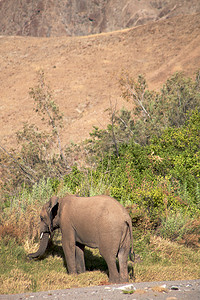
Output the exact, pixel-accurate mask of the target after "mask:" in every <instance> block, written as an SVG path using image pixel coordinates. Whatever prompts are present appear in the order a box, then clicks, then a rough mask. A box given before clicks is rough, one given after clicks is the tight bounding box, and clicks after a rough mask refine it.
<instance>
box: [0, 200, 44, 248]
mask: <svg viewBox="0 0 200 300" xmlns="http://www.w3.org/2000/svg"><path fill="white" fill-rule="evenodd" d="M0 223H1V225H0V238H3V239H9V238H12V239H13V238H14V239H15V240H16V242H18V243H25V242H26V241H27V239H28V240H29V241H30V242H33V241H34V240H36V239H37V238H38V236H39V232H38V229H39V209H38V207H36V206H34V205H30V206H28V207H27V208H26V210H25V211H19V210H17V209H12V210H10V211H9V212H7V213H6V214H4V215H3V216H1V219H0Z"/></svg>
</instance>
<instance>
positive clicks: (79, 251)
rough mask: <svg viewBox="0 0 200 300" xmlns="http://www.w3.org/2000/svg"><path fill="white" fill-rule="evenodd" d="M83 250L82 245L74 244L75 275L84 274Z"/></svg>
mask: <svg viewBox="0 0 200 300" xmlns="http://www.w3.org/2000/svg"><path fill="white" fill-rule="evenodd" d="M84 248H85V246H84V245H82V244H80V243H76V251H75V257H76V270H77V273H84V272H85V259H84Z"/></svg>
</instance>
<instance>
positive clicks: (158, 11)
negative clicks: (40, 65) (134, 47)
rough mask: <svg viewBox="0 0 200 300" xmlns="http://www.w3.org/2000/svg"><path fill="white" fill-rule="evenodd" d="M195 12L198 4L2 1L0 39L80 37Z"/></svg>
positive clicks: (142, 0)
mask: <svg viewBox="0 0 200 300" xmlns="http://www.w3.org/2000/svg"><path fill="white" fill-rule="evenodd" d="M196 12H200V1H199V0H190V1H184V2H183V1H182V0H165V1H161V0H152V1H146V0H81V1H80V0H37V1H35V0H23V1H21V0H0V35H22V36H38V37H49V36H77V35H78V36H81V35H89V34H96V33H101V32H109V31H114V30H119V29H124V28H129V27H133V26H137V25H143V24H146V23H147V22H149V21H156V20H158V19H160V18H169V17H172V16H175V15H179V14H191V13H196Z"/></svg>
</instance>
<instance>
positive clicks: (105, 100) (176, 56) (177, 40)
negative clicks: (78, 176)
mask: <svg viewBox="0 0 200 300" xmlns="http://www.w3.org/2000/svg"><path fill="white" fill-rule="evenodd" d="M41 68H42V69H43V70H44V71H45V74H46V78H47V80H48V81H49V83H50V86H51V88H52V89H53V90H54V95H55V100H56V101H57V103H58V104H59V106H60V109H61V111H62V112H63V113H64V120H65V129H64V130H63V132H62V138H63V144H69V142H70V141H74V142H77V141H80V140H82V139H84V138H86V137H87V136H88V133H89V132H90V131H91V130H92V125H97V126H99V127H105V126H106V124H107V122H108V117H107V115H106V114H105V112H104V110H105V109H106V108H108V107H109V105H110V104H109V103H110V101H111V102H112V103H115V101H117V102H118V107H120V106H122V105H127V104H126V103H125V102H124V101H123V99H121V98H120V89H119V84H118V80H119V77H120V74H121V72H122V70H123V69H125V70H128V72H130V73H131V74H132V75H133V76H135V77H137V75H138V74H140V73H142V74H144V75H145V76H146V78H147V80H148V82H149V85H150V87H151V88H159V87H160V86H161V84H162V83H163V82H164V81H165V80H166V79H167V78H168V77H169V76H170V75H171V74H172V73H173V72H175V71H177V70H178V71H180V70H183V71H184V72H185V73H186V74H187V75H193V73H194V72H195V71H196V70H197V68H200V14H196V15H188V16H181V17H175V18H171V19H168V20H163V21H157V22H154V23H150V24H147V25H143V26H139V27H136V28H132V29H126V30H122V31H116V32H112V33H104V34H100V35H93V36H86V37H59V38H58V37H54V38H33V37H12V36H11V37H6V36H1V37H0V82H1V86H0V128H1V131H0V141H1V143H2V144H3V145H4V146H7V147H11V146H12V145H13V141H14V133H15V131H16V130H18V129H20V128H22V126H23V122H26V121H28V122H31V123H34V122H39V121H38V118H37V116H35V115H34V113H33V101H32V100H31V99H30V97H29V94H28V92H29V88H30V87H33V86H34V85H35V84H36V82H37V80H36V79H37V78H36V72H37V70H39V69H41Z"/></svg>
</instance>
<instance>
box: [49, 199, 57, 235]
mask: <svg viewBox="0 0 200 300" xmlns="http://www.w3.org/2000/svg"><path fill="white" fill-rule="evenodd" d="M49 211H50V214H49V216H50V221H51V227H50V230H51V231H53V219H54V218H55V216H56V215H57V212H58V197H56V196H53V197H51V199H50V201H49Z"/></svg>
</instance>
